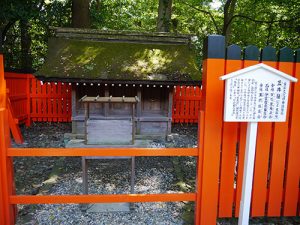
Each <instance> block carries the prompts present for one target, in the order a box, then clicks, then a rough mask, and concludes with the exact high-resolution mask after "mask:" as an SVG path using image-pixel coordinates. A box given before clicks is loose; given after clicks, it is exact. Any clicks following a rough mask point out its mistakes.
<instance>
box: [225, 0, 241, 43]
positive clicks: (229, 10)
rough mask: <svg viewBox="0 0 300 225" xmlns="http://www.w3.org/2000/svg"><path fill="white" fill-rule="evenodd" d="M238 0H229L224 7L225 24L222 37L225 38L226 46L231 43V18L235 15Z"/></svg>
mask: <svg viewBox="0 0 300 225" xmlns="http://www.w3.org/2000/svg"><path fill="white" fill-rule="evenodd" d="M236 2H237V0H227V1H226V3H225V6H224V24H223V32H222V35H224V36H225V41H226V44H228V43H230V35H231V23H232V20H231V18H232V17H233V15H234V10H235V6H236Z"/></svg>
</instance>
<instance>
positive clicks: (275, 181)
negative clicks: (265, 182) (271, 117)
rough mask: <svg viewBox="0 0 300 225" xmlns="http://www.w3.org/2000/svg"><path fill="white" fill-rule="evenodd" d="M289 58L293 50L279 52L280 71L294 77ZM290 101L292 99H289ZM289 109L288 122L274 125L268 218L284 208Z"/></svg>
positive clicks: (286, 49) (278, 214)
mask: <svg viewBox="0 0 300 225" xmlns="http://www.w3.org/2000/svg"><path fill="white" fill-rule="evenodd" d="M287 58H291V59H292V58H293V53H292V50H291V49H288V48H283V49H281V50H280V52H279V63H278V64H279V65H278V69H279V70H281V71H282V72H285V73H287V74H290V75H292V74H293V63H292V62H291V61H290V62H289V61H286V59H287ZM289 99H290V98H289ZM289 108H290V101H289V102H288V107H287V118H286V122H282V123H275V124H274V134H273V145H272V158H271V165H270V166H271V168H270V190H269V201H268V212H267V214H268V216H280V214H281V208H282V195H283V181H284V169H285V168H284V167H285V157H286V149H287V137H288V132H289V131H288V129H289V128H288V125H289V114H288V113H289Z"/></svg>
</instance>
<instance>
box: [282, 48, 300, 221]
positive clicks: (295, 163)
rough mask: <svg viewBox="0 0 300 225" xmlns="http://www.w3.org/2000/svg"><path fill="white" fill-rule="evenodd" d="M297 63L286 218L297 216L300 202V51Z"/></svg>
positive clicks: (285, 207) (288, 164) (287, 168)
mask: <svg viewBox="0 0 300 225" xmlns="http://www.w3.org/2000/svg"><path fill="white" fill-rule="evenodd" d="M295 57H296V63H295V69H294V76H295V77H296V78H298V83H296V84H293V87H292V90H293V93H294V96H293V98H292V99H291V100H292V103H291V109H292V110H291V114H290V118H291V121H290V133H289V135H290V136H289V143H288V155H287V167H286V182H285V190H284V208H283V215H284V216H295V215H296V212H297V202H300V199H299V198H300V195H299V198H298V197H297V195H298V193H299V187H298V185H299V184H298V182H299V175H300V167H299V162H300V151H299V149H300V141H299V133H300V127H299V124H300V107H299V102H300V49H298V50H297V51H296V55H295Z"/></svg>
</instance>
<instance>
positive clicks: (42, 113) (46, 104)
mask: <svg viewBox="0 0 300 225" xmlns="http://www.w3.org/2000/svg"><path fill="white" fill-rule="evenodd" d="M5 79H6V83H7V88H8V89H9V97H10V100H11V102H12V107H13V110H14V113H15V115H16V116H17V118H18V119H19V121H20V122H21V123H22V122H25V123H26V124H27V125H29V124H30V123H31V121H50V122H51V121H58V122H69V121H71V114H72V112H71V110H72V105H71V89H72V87H71V86H70V85H69V84H64V83H61V82H57V83H54V82H51V83H44V84H43V85H42V84H41V82H40V81H39V80H37V79H36V78H35V77H34V76H33V75H31V74H20V73H12V72H6V73H5ZM200 100H201V89H200V88H199V87H186V86H177V87H176V88H175V89H174V95H173V122H174V123H197V121H198V111H199V107H200Z"/></svg>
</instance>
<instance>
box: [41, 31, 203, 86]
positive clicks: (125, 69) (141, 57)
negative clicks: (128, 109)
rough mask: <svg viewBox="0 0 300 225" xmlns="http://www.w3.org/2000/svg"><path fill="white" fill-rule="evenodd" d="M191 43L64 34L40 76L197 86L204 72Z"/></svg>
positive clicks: (117, 34)
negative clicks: (198, 64)
mask: <svg viewBox="0 0 300 225" xmlns="http://www.w3.org/2000/svg"><path fill="white" fill-rule="evenodd" d="M190 38H191V36H187V35H171V34H164V33H132V32H130V33H129V32H124V31H99V30H82V29H74V28H73V29H70V28H69V29H67V28H59V29H56V37H53V38H50V39H49V46H48V47H49V50H48V55H47V58H46V62H45V63H44V65H43V66H42V68H41V69H40V70H38V71H37V72H36V73H35V75H36V76H37V77H38V78H39V79H41V80H44V81H66V82H108V83H109V82H116V81H117V82H121V83H122V82H135V83H164V84H178V83H182V84H195V85H197V84H198V83H199V80H200V72H199V69H198V66H197V65H196V61H195V52H194V49H193V47H192V45H191V43H190Z"/></svg>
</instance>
